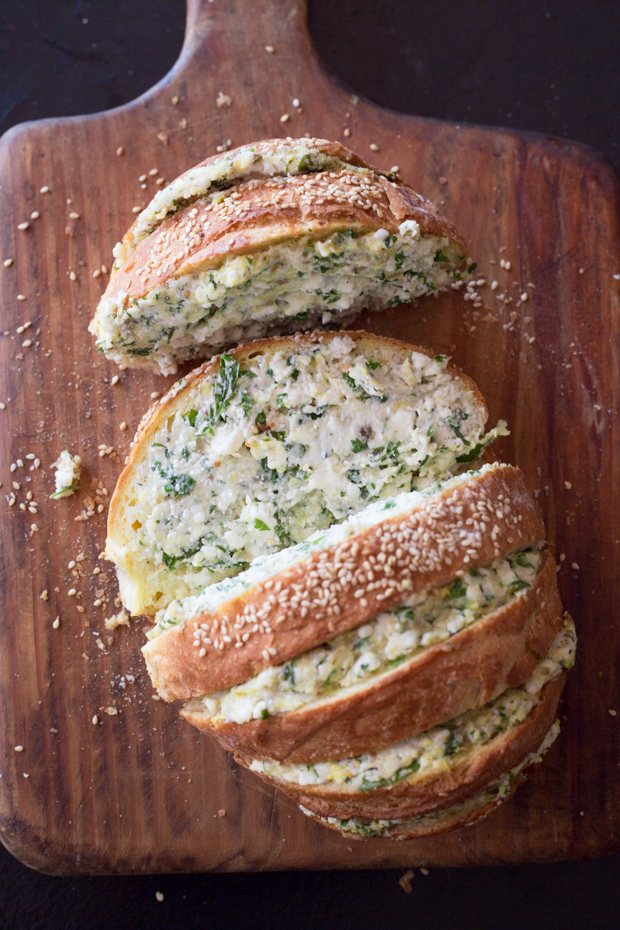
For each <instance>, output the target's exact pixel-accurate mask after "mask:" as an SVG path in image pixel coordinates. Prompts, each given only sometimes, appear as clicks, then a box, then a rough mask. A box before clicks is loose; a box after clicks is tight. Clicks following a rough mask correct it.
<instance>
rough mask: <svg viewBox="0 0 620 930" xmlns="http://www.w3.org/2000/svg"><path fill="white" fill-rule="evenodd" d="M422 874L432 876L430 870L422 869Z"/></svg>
mask: <svg viewBox="0 0 620 930" xmlns="http://www.w3.org/2000/svg"><path fill="white" fill-rule="evenodd" d="M420 872H421V873H422V875H429V874H430V873H429V871H428V869H420Z"/></svg>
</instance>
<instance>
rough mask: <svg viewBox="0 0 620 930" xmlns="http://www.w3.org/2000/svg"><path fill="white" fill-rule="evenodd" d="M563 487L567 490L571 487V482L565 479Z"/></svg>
mask: <svg viewBox="0 0 620 930" xmlns="http://www.w3.org/2000/svg"><path fill="white" fill-rule="evenodd" d="M564 487H565V488H566V490H567V491H570V489H571V488H572V484H571V483H570V481H565V482H564Z"/></svg>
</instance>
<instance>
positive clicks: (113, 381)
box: [110, 375, 121, 386]
mask: <svg viewBox="0 0 620 930" xmlns="http://www.w3.org/2000/svg"><path fill="white" fill-rule="evenodd" d="M120 380H121V379H120V377H119V375H113V377H111V378H110V385H112V386H114V385H115V384H118V382H119V381H120Z"/></svg>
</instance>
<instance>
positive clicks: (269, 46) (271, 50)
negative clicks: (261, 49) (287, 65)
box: [265, 45, 275, 55]
mask: <svg viewBox="0 0 620 930" xmlns="http://www.w3.org/2000/svg"><path fill="white" fill-rule="evenodd" d="M265 51H266V52H269V54H270V55H273V53H274V52H275V48H274V47H273V45H266V46H265Z"/></svg>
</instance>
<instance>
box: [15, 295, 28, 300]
mask: <svg viewBox="0 0 620 930" xmlns="http://www.w3.org/2000/svg"><path fill="white" fill-rule="evenodd" d="M17 299H18V300H25V299H26V296H25V294H18V295H17Z"/></svg>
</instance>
